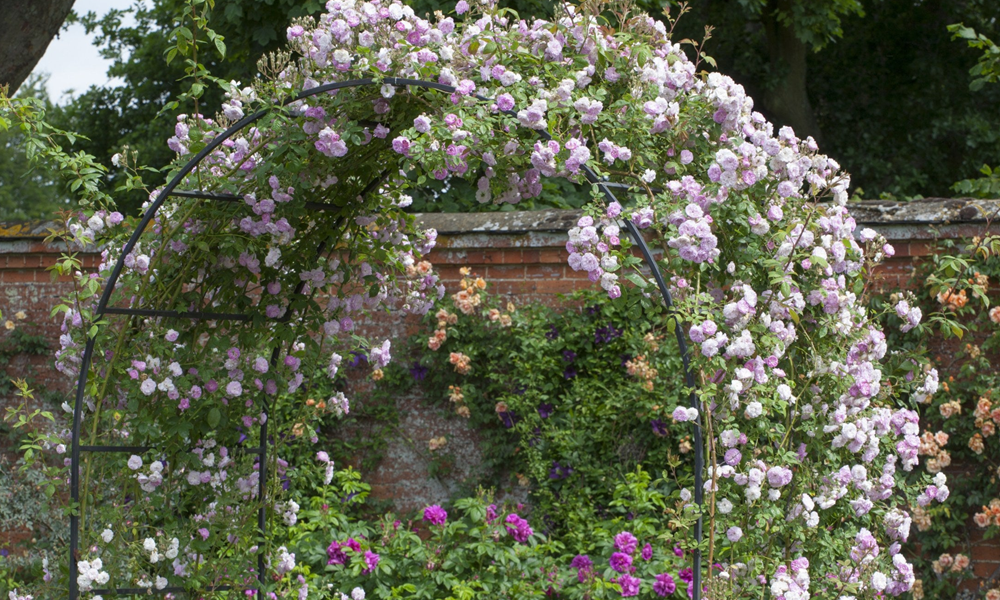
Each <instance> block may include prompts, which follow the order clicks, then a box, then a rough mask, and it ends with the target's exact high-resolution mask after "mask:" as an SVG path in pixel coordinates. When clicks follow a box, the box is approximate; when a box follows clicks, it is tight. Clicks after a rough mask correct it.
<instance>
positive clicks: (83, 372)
mask: <svg viewBox="0 0 1000 600" xmlns="http://www.w3.org/2000/svg"><path fill="white" fill-rule="evenodd" d="M384 84H390V85H394V86H401V87H417V88H423V89H432V90H438V91H441V92H445V93H448V94H454V93H456V91H457V90H456V88H455V87H454V86H450V85H445V84H441V83H436V82H432V81H422V80H419V79H408V78H402V77H386V78H384V79H382V80H374V79H371V78H364V79H351V80H347V81H339V82H334V83H326V84H323V85H320V86H317V87H314V88H311V89H309V90H305V91H303V92H300V93H299V94H297V95H295V96H294V97H293V98H290V99H287V100H285V101H284V102H282V104H281V105H280V107H279V108H285V107H287V106H288V105H290V104H294V103H296V102H298V101H300V100H303V99H305V98H309V97H311V96H315V95H317V94H321V93H324V92H330V91H334V90H341V89H348V88H354V87H365V86H370V85H384ZM474 97H475V98H476V99H478V100H480V101H483V102H492V100H491V99H490V98H486V97H484V96H480V95H478V94H476V95H475V96H474ZM271 111H272V109H271V108H267V109H262V110H259V111H257V112H255V113H253V114H251V115H247V116H245V117H243V118H242V119H240V120H239V121H237V122H236V123H234V124H233V125H232V126H230V127H229V128H228V129H226V130H225V131H224V132H223V133H222V134H220V135H217V136H215V137H214V138H212V140H211V141H209V142H208V144H206V145H205V147H204V148H202V149H201V150H200V151H199V152H198V153H197V154H195V155H194V156H193V157H192V158H191V159H190V160H189V161H188V162H187V163H186V164H185V165H184V167H182V168H181V170H180V171H178V172H177V174H176V175H174V177H173V178H172V179H171V180H170V181H169V182H168V183H167V185H166V187H164V188H163V190H162V191H161V192H160V193H159V194H158V195H157V197H156V200H154V201H153V203H152V204H151V205H150V206H149V207H148V208H147V209H146V212H145V213H144V214H143V216H142V219H141V220H140V221H139V224H138V225H137V226H136V228H135V231H133V232H132V235H131V237H129V240H128V242H126V244H125V246H124V248H123V250H122V253H121V255H120V256H119V258H118V260H117V262H116V263H115V266H114V267H113V269H112V271H111V276H110V277H109V278H108V280H107V281H106V282H105V284H104V290H103V292H102V294H101V298H100V301H99V302H98V305H97V308H96V310H95V311H94V320H95V321H97V320H100V318H101V317H103V316H104V315H112V314H113V315H127V316H148V317H165V318H182V319H193V320H197V319H215V320H242V321H246V320H250V318H251V317H250V316H249V315H245V314H238V313H213V312H180V311H170V310H155V309H132V308H115V307H109V306H108V302H110V300H111V295H112V294H113V293H114V289H115V286H116V284H117V283H118V278H119V277H120V276H121V271H122V268H123V267H124V265H125V257H126V256H128V255H129V254H130V253H131V252H132V250H133V248H135V245H136V244H137V243H138V242H139V238H140V237H141V236H142V234H143V232H144V231H145V230H146V227H147V226H148V225H149V223H150V221H152V219H153V217H154V216H155V215H156V212H157V211H158V210H159V209H160V207H161V206H162V205H163V203H164V202H165V201H166V199H167V198H169V197H170V196H177V197H184V198H200V199H206V200H221V201H236V200H240V199H241V198H240V197H239V196H234V195H230V194H219V193H215V192H205V191H184V190H177V189H176V188H177V186H178V185H180V183H181V181H183V179H184V178H185V177H186V176H187V175H188V174H190V173H191V171H193V170H194V168H195V167H197V166H198V165H199V164H200V163H201V161H202V160H204V159H205V157H207V156H208V155H209V154H211V152H212V151H214V150H215V149H216V148H217V147H218V146H220V145H221V144H222V143H223V142H224V141H226V140H227V139H229V138H231V137H232V136H233V135H235V134H236V133H238V132H239V131H241V130H242V129H243V128H245V127H247V126H248V125H251V124H253V123H255V122H256V121H258V120H260V119H261V118H263V117H264V116H266V115H268V114H270V112H271ZM502 112H503V113H504V114H507V115H509V116H516V115H517V113H516V111H514V110H507V111H502ZM538 133H539V137H541V138H542V139H544V140H550V139H552V136H551V135H550V134H549V133H548V132H547V131H540V132H538ZM582 169H583V172H584V176H585V177H586V179H587V181H588V182H589V183H591V184H593V185H596V186H598V188H599V189H600V191H601V193H603V194H604V197H605V198H607V200H608V201H609V202H614V201H616V200H617V198H616V197H615V195H614V192H612V191H611V190H612V188H616V189H630V187H631V186H628V185H627V184H618V183H611V182H607V181H603V180H601V179H600V178H599V177H598V176H597V174H596V173H595V172H594V171H593V170H592V169H591V168H590V167H589V166H587V165H584V166H583V168H582ZM383 176H384V173H383ZM381 179H382V176H380V177H378V178H376V179H375V180H374V181H373V182H372V183H371V184H369V186H368V187H366V189H365V190H364V191H363V192H362V194H361V195H362V196H363V195H365V194H367V193H368V192H370V191H371V190H372V189H373V188H374V187H376V186H377V185H378V183H379V182H380V181H381ZM307 206H308V207H309V208H313V209H316V210H328V209H330V208H332V207H331V206H329V205H323V204H319V203H307ZM622 221H623V222H624V224H625V227H626V229H628V232H629V234H630V235H631V236H632V239H633V240H634V242H635V244H636V246H638V248H639V251H640V253H641V254H642V257H643V260H644V261H645V263H646V266H647V267H648V268H649V270H650V273H651V274H652V275H653V279H654V280H655V281H656V286H657V288H658V289H659V291H660V295H661V296H662V298H663V302H664V304H665V305H666V307H667V313H668V316H667V318H668V319H671V318H672V319H674V322H675V327H674V333H675V336H676V338H677V345H678V349H679V350H680V353H681V361H682V364H683V367H684V381H685V384H686V385H687V387H688V389H689V398H688V399H689V403H690V405H691V407H693V408H695V409H699V420H697V421H694V422H693V438H694V444H693V445H694V480H695V484H694V500H695V503H696V504H697V505H698V506H699V507H700V506H701V505H702V504H703V498H704V481H703V472H704V465H705V459H704V448H703V443H702V429H701V424H700V419H702V418H705V417H704V415H702V414H701V413H702V411H701V410H700V407H699V406H698V398H697V394H696V393H695V380H694V374H693V373H692V372H691V356H690V349H689V348H688V345H687V341H686V340H685V338H684V330H683V328H682V327H681V321H680V317H679V316H678V315H677V313H676V312H675V311H674V308H673V306H674V305H673V300H672V298H671V296H670V290H669V289H668V287H667V284H666V281H665V280H664V278H663V274H662V273H661V272H660V269H659V267H658V266H657V265H656V260H655V258H654V257H653V253H652V251H651V250H650V248H649V245H648V244H646V240H645V238H644V237H643V236H642V233H641V232H640V231H639V230H638V228H636V226H635V224H634V223H632V221H630V220H629V219H627V218H626V219H622ZM322 252H323V247H322V245H321V246H320V247H319V248H318V249H317V254H322ZM302 289H303V288H302V284H300V285H299V286H298V287H297V288H296V291H295V294H298V293H301V292H302ZM290 318H291V310H289V311H287V312H286V313H285V315H284V316H283V317H281V318H280V319H279V320H288V319H290ZM279 352H280V347H277V346H276V347H275V348H274V350H273V351H272V353H271V359H270V363H271V366H274V365H275V364H276V363H277V360H278V356H279ZM93 353H94V338H90V339H88V340H87V344H86V347H85V348H84V352H83V357H82V361H81V364H80V375H79V377H78V379H77V386H76V402H75V404H74V406H73V428H72V449H71V453H70V499H71V501H72V503H73V504H74V505H78V504H79V502H80V453H81V452H128V453H133V452H145V451H147V450H150V449H152V448H151V447H146V446H81V445H80V424H81V421H82V417H83V397H84V390H85V388H86V385H87V377H88V374H89V372H90V362H91V359H92V357H93ZM267 412H268V408H267V405H266V402H265V414H266V413H267ZM247 453H248V454H257V455H258V456H259V457H260V458H259V461H260V467H259V474H260V478H259V481H258V491H257V493H258V499H259V501H260V503H261V506H260V508H259V509H258V513H257V526H258V530H259V532H260V534H261V536H264V535H265V532H266V528H267V508H266V506H265V502H264V493H265V482H266V480H267V471H266V464H267V461H266V458H267V421H265V422H264V423H261V425H260V444H259V446H258V447H257V448H255V449H248V450H247ZM702 526H703V523H702V517H701V516H700V515H699V517H698V521H697V522H696V523H695V540H696V542H697V543H698V544H699V545H700V544H701V540H702ZM79 538H80V515H79V514H78V513H74V514H72V515H71V516H70V556H69V598H70V600H77V599H78V598H79V597H80V590H79V586H78V584H77V578H76V573H77V554H78V549H79V542H80V539H79ZM692 562H693V577H694V580H693V592H694V600H699V599H700V596H701V551H700V549H698V548H695V550H694V552H693V561H692ZM263 577H264V552H263V548H261V549H260V550H259V551H258V554H257V578H258V581H259V582H261V583H262V582H263ZM228 589H231V588H230V586H218V587H215V588H212V589H210V590H205V591H225V590H228ZM184 591H186V590H185V589H184V588H183V587H175V586H168V587H165V588H163V589H161V590H154V589H152V588H150V589H146V588H113V589H112V588H102V589H94V590H90V593H93V594H107V593H118V594H149V593H150V592H152V593H154V594H168V593H179V592H184ZM256 595H257V598H258V600H261V599H262V598H263V590H262V587H258V589H257V594H256Z"/></svg>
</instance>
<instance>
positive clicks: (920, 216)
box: [0, 198, 1000, 253]
mask: <svg viewBox="0 0 1000 600" xmlns="http://www.w3.org/2000/svg"><path fill="white" fill-rule="evenodd" d="M848 208H849V209H850V211H851V214H852V215H853V216H854V218H855V220H856V221H857V222H858V226H859V227H872V228H873V229H877V230H881V231H882V233H883V234H885V235H886V237H888V238H890V239H932V238H934V237H942V236H943V237H963V236H965V235H968V233H969V229H968V227H967V226H970V225H980V224H985V223H988V222H990V223H992V221H994V220H995V219H996V218H997V217H998V216H1000V200H977V199H974V198H923V199H920V200H911V201H908V202H897V201H889V200H862V201H858V202H851V203H849V204H848ZM581 214H582V211H580V210H555V209H552V210H535V211H502V212H486V213H424V214H417V215H416V218H417V221H418V223H419V224H420V225H421V226H423V227H428V228H434V229H436V230H437V231H438V234H439V235H442V236H449V237H453V236H472V237H473V238H475V239H484V238H489V237H492V236H494V235H508V236H509V235H519V234H528V235H529V237H535V238H537V239H535V240H534V241H535V243H530V242H529V243H528V244H526V245H536V244H539V243H542V244H545V243H548V242H550V240H549V238H550V237H551V236H548V235H544V234H546V233H549V234H551V233H563V232H565V231H567V230H569V229H570V228H571V227H573V226H574V225H575V224H576V221H577V219H579V218H580V215H581ZM998 226H1000V221H998ZM58 228H59V224H58V223H57V222H55V221H25V222H17V223H3V222H0V252H4V253H10V252H23V251H24V249H23V248H22V247H21V245H20V244H11V242H16V241H25V240H34V241H40V240H43V239H45V238H46V237H48V235H49V234H50V233H51V232H52V231H54V230H58ZM948 229H951V230H952V231H950V232H949V231H948ZM990 229H991V230H993V229H994V228H993V227H990ZM949 233H950V235H949ZM531 234H542V235H537V236H532V235H531ZM470 241H471V240H470ZM462 245H463V246H465V245H467V244H462ZM15 247H16V248H17V249H15Z"/></svg>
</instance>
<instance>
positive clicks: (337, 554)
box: [326, 542, 347, 565]
mask: <svg viewBox="0 0 1000 600" xmlns="http://www.w3.org/2000/svg"><path fill="white" fill-rule="evenodd" d="M341 547H342V546H341V545H340V542H330V545H329V546H327V548H326V556H327V558H328V559H329V560H327V562H326V564H328V565H342V564H344V563H346V562H347V554H345V553H344V551H343V550H341Z"/></svg>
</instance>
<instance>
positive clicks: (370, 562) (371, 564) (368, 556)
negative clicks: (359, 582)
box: [363, 550, 381, 573]
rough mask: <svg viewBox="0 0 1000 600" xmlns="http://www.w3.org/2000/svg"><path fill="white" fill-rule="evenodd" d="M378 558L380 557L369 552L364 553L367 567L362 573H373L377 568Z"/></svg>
mask: <svg viewBox="0 0 1000 600" xmlns="http://www.w3.org/2000/svg"><path fill="white" fill-rule="evenodd" d="M380 558H381V557H380V556H379V555H378V554H375V553H374V552H372V551H371V550H368V551H366V552H365V565H367V567H366V568H365V569H364V571H363V572H364V573H371V572H372V571H374V570H375V567H377V566H378V561H379V560H380Z"/></svg>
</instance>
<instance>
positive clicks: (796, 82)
mask: <svg viewBox="0 0 1000 600" xmlns="http://www.w3.org/2000/svg"><path fill="white" fill-rule="evenodd" d="M791 5H792V0H772V1H771V2H769V3H768V6H767V9H766V10H765V13H764V15H763V24H764V33H765V35H766V37H767V51H768V56H769V58H770V63H771V68H772V69H773V72H774V73H776V74H777V75H778V77H777V79H776V81H777V84H776V85H774V86H772V87H769V88H768V89H767V90H765V92H764V106H765V107H766V108H767V110H768V112H770V113H771V114H772V115H773V118H774V119H775V120H776V121H778V124H780V125H789V126H791V128H792V129H794V130H795V135H797V136H798V137H800V138H804V137H806V136H809V135H811V136H813V137H814V138H815V139H816V140H817V141H819V140H820V131H819V125H818V124H817V123H816V115H815V114H814V113H813V109H812V104H811V103H810V102H809V94H808V93H807V91H806V72H807V59H808V56H809V48H808V46H806V44H805V43H804V42H803V41H802V40H800V39H799V38H798V37H797V36H796V35H795V30H794V29H793V28H791V27H789V26H787V25H783V24H781V23H779V22H778V20H777V18H776V16H775V13H776V12H777V11H779V10H780V11H782V12H785V13H786V14H788V13H790V12H791Z"/></svg>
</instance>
